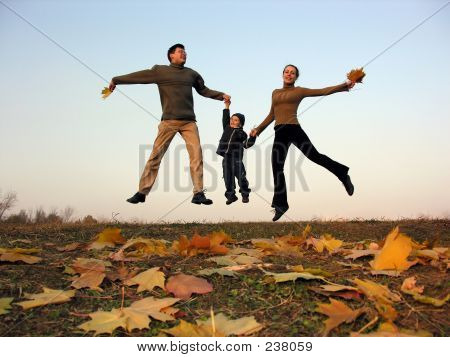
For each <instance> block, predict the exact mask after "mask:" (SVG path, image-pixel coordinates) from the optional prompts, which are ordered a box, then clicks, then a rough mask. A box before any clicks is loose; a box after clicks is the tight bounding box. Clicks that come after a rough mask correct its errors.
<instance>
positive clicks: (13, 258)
mask: <svg viewBox="0 0 450 357" xmlns="http://www.w3.org/2000/svg"><path fill="white" fill-rule="evenodd" d="M40 251H41V250H40V249H37V248H29V249H25V248H0V262H1V261H4V262H17V261H22V262H24V263H27V264H36V263H39V262H40V261H41V260H42V258H40V257H35V256H32V255H29V254H33V253H39V252H40Z"/></svg>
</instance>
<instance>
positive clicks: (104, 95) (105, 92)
mask: <svg viewBox="0 0 450 357" xmlns="http://www.w3.org/2000/svg"><path fill="white" fill-rule="evenodd" d="M111 93H112V92H111V90H110V89H109V88H108V87H105V88H103V89H102V98H103V99H106V98H108V97H109V95H110V94H111Z"/></svg>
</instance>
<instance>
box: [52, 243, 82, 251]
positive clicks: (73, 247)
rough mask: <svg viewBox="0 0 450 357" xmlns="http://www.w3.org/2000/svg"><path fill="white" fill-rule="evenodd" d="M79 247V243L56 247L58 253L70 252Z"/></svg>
mask: <svg viewBox="0 0 450 357" xmlns="http://www.w3.org/2000/svg"><path fill="white" fill-rule="evenodd" d="M79 246H80V243H76V242H75V243H70V244H67V245H65V246H64V247H56V249H57V250H58V251H59V252H71V251H73V250H75V249H77V248H78V247H79Z"/></svg>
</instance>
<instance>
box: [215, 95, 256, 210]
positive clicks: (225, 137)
mask: <svg viewBox="0 0 450 357" xmlns="http://www.w3.org/2000/svg"><path fill="white" fill-rule="evenodd" d="M230 103H231V102H230V101H229V100H228V101H225V109H224V110H223V116H222V125H223V134H222V137H221V138H220V141H219V147H218V148H217V151H216V153H217V154H218V155H220V156H223V161H222V167H223V179H224V180H225V187H226V192H225V197H226V198H227V201H226V204H227V205H229V204H232V203H233V202H235V201H237V200H238V198H237V196H236V191H235V189H236V183H235V180H234V178H235V177H236V178H237V180H238V184H239V192H240V193H241V195H242V202H244V203H247V202H248V201H249V198H248V197H249V194H250V191H251V190H250V188H249V187H248V180H247V177H246V172H245V167H244V163H243V162H242V158H243V156H244V148H245V149H248V148H249V147H251V146H253V144H254V143H255V140H256V136H255V137H250V138H248V136H247V134H246V133H245V132H244V130H243V129H242V127H243V126H244V123H245V116H244V115H243V114H241V113H236V114H233V115H232V116H231V118H230V109H229V108H230Z"/></svg>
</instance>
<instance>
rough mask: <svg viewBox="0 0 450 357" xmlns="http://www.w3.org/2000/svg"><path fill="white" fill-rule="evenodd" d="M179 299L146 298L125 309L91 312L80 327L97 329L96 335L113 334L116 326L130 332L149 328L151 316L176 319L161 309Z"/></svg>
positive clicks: (167, 319)
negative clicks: (86, 320)
mask: <svg viewBox="0 0 450 357" xmlns="http://www.w3.org/2000/svg"><path fill="white" fill-rule="evenodd" d="M177 301H179V299H173V298H166V299H155V298H153V297H149V298H145V299H142V300H139V301H136V302H134V303H133V304H131V305H130V306H129V307H126V308H123V309H112V310H111V311H101V310H100V311H96V312H94V313H92V314H89V317H90V318H91V321H88V322H85V323H83V324H81V325H79V326H78V328H80V329H82V330H84V331H86V332H88V331H95V333H94V336H96V335H98V334H102V333H108V334H111V333H112V332H113V331H114V330H115V329H116V328H118V327H122V328H124V329H126V330H127V331H128V332H131V331H132V330H134V329H144V328H148V325H149V324H150V318H149V316H151V317H152V318H154V319H157V320H160V321H169V320H174V317H173V316H171V315H169V314H167V313H164V312H161V310H163V309H165V308H167V307H169V306H170V305H173V304H174V303H176V302H177Z"/></svg>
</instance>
